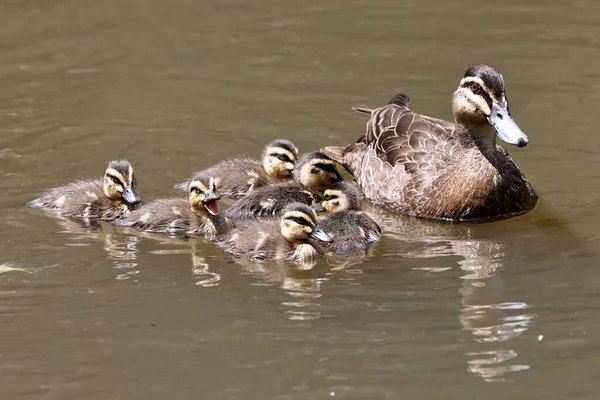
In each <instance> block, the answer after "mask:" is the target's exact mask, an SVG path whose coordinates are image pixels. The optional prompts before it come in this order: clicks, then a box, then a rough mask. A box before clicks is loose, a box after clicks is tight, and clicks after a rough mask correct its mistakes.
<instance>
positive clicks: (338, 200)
mask: <svg viewBox="0 0 600 400" xmlns="http://www.w3.org/2000/svg"><path fill="white" fill-rule="evenodd" d="M359 208H360V192H359V191H358V187H357V186H356V185H355V184H354V183H352V182H348V181H341V182H338V183H335V184H333V185H332V186H331V187H330V188H328V189H327V190H325V192H324V193H323V201H322V202H321V203H319V204H317V205H315V206H314V207H313V210H315V211H316V212H319V211H323V210H325V211H328V212H337V211H346V210H358V209H359Z"/></svg>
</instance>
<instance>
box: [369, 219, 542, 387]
mask: <svg viewBox="0 0 600 400" xmlns="http://www.w3.org/2000/svg"><path fill="white" fill-rule="evenodd" d="M379 214H380V219H381V220H382V222H383V224H384V225H385V227H386V231H387V232H389V233H390V234H391V235H392V236H393V237H394V238H397V239H399V238H402V239H404V241H408V242H410V241H416V242H421V243H424V246H419V248H417V249H415V250H411V251H408V252H407V256H409V257H412V258H434V257H443V256H458V257H460V260H459V261H457V262H456V264H457V265H458V266H459V268H460V269H461V270H462V271H463V275H462V276H460V279H461V281H462V283H461V287H460V289H459V294H460V297H461V305H462V308H461V309H460V310H458V312H459V315H458V320H459V322H460V324H461V325H462V327H463V329H464V330H465V331H468V332H470V333H471V334H472V335H473V340H474V341H475V342H476V343H477V344H481V345H483V347H484V349H483V350H481V351H468V352H466V355H467V356H468V357H470V358H471V359H470V360H469V361H468V367H467V370H468V371H469V372H471V373H473V374H475V375H477V376H479V377H481V378H482V379H484V380H485V381H486V382H491V381H501V380H504V375H505V374H506V373H507V372H516V371H523V370H527V369H529V368H530V366H529V365H522V364H518V363H515V361H517V360H516V358H517V357H518V353H517V351H516V350H515V349H513V348H510V341H511V340H512V339H515V338H517V337H519V336H520V335H522V334H523V333H524V332H526V331H527V330H528V329H529V328H530V327H531V325H532V324H533V320H534V318H535V314H532V313H528V312H526V310H529V309H530V306H529V305H528V304H527V303H524V302H520V301H518V300H517V299H505V298H504V295H505V293H504V291H503V281H502V278H501V275H500V273H501V269H502V267H503V259H504V257H505V254H504V246H503V244H502V243H499V242H497V241H495V240H491V239H476V238H475V230H474V228H473V227H471V226H469V225H445V224H439V223H431V224H429V223H423V222H422V221H417V220H413V219H409V218H398V217H394V216H386V215H385V214H384V213H382V212H379ZM451 268H452V267H423V268H417V269H421V270H425V271H427V272H445V271H448V270H449V269H451ZM499 343H502V346H499Z"/></svg>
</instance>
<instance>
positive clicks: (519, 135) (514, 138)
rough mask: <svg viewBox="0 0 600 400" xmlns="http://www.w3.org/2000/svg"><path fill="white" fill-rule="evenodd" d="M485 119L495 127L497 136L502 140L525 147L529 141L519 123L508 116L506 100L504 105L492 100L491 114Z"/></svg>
mask: <svg viewBox="0 0 600 400" xmlns="http://www.w3.org/2000/svg"><path fill="white" fill-rule="evenodd" d="M487 120H488V122H489V123H490V125H492V126H493V127H494V129H496V133H497V134H498V137H499V138H500V139H502V141H503V142H506V143H508V144H512V145H515V146H519V147H525V146H527V143H529V138H528V137H527V135H526V134H524V133H523V131H522V130H521V128H519V125H517V123H516V122H515V120H514V119H512V117H511V116H510V112H508V101H507V102H506V105H505V106H501V105H499V104H497V103H496V102H494V103H493V104H492V115H490V116H489V117H487Z"/></svg>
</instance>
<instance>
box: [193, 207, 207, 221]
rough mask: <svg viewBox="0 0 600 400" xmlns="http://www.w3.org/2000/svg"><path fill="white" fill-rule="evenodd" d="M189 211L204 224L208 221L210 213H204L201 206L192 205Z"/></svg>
mask: <svg viewBox="0 0 600 400" xmlns="http://www.w3.org/2000/svg"><path fill="white" fill-rule="evenodd" d="M191 209H192V212H193V213H194V215H196V216H197V217H198V219H199V220H200V221H202V222H205V221H206V220H208V219H210V213H209V212H208V211H206V208H204V206H203V205H198V206H197V205H192V206H191Z"/></svg>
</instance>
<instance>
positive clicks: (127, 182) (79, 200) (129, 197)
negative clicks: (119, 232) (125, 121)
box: [27, 160, 141, 222]
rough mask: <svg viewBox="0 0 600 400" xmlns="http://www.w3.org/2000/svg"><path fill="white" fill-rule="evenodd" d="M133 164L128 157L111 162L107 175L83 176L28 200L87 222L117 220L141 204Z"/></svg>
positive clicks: (107, 166)
mask: <svg viewBox="0 0 600 400" xmlns="http://www.w3.org/2000/svg"><path fill="white" fill-rule="evenodd" d="M135 186H136V181H135V176H134V174H133V167H132V166H131V164H130V163H129V161H126V160H113V161H110V162H108V163H107V165H106V169H105V172H104V178H103V179H97V180H79V181H75V182H72V183H69V184H67V185H65V186H61V187H57V188H53V189H50V190H48V191H47V192H45V193H43V194H42V195H41V196H40V197H39V198H37V199H35V200H32V201H30V202H29V203H27V205H28V206H30V207H35V208H42V209H46V210H50V211H53V212H55V213H57V214H59V215H61V216H65V217H70V218H74V219H79V220H81V221H83V222H93V221H96V220H105V221H113V220H117V219H121V218H124V217H126V216H127V215H129V213H130V212H131V211H133V210H135V209H136V208H137V207H138V206H139V205H140V202H141V201H140V197H139V195H138V194H137V193H136V191H135Z"/></svg>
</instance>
